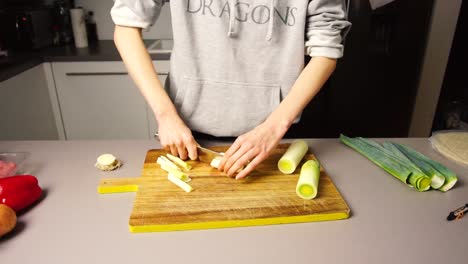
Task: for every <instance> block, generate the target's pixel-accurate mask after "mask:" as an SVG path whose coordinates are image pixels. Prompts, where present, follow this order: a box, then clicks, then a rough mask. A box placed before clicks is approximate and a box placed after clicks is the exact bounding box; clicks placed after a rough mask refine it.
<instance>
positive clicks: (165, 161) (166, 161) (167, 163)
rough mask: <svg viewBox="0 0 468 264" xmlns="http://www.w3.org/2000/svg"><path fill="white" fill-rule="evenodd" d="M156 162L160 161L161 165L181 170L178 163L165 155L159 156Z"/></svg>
mask: <svg viewBox="0 0 468 264" xmlns="http://www.w3.org/2000/svg"><path fill="white" fill-rule="evenodd" d="M156 163H158V164H159V165H161V166H163V165H164V166H166V167H170V168H172V169H174V170H179V171H180V169H179V167H177V165H175V164H174V163H173V162H172V161H170V160H169V159H168V158H166V157H164V156H159V157H158V159H157V160H156Z"/></svg>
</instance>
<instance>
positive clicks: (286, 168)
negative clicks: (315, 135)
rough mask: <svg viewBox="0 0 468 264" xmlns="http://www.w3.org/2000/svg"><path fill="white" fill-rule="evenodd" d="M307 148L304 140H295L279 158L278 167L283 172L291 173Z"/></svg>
mask: <svg viewBox="0 0 468 264" xmlns="http://www.w3.org/2000/svg"><path fill="white" fill-rule="evenodd" d="M308 149H309V146H308V145H307V143H306V142H305V141H304V140H295V141H294V142H293V143H292V144H291V145H290V146H289V148H288V149H287V150H286V152H285V153H284V154H283V156H282V157H281V158H280V159H279V161H278V169H279V170H280V171H281V172H282V173H284V174H291V173H293V172H294V171H295V170H296V168H297V166H298V165H299V163H300V162H301V160H302V158H304V155H305V154H306V153H307V150H308Z"/></svg>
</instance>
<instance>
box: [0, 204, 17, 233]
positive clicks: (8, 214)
mask: <svg viewBox="0 0 468 264" xmlns="http://www.w3.org/2000/svg"><path fill="white" fill-rule="evenodd" d="M15 226H16V213H15V211H13V209H11V208H10V207H8V206H6V205H4V204H0V237H2V236H4V235H5V234H7V233H9V232H10V231H11V230H13V228H15Z"/></svg>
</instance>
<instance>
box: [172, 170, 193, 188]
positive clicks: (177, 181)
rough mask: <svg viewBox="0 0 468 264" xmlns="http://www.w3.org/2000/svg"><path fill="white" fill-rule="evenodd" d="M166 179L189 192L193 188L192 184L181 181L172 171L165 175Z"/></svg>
mask: <svg viewBox="0 0 468 264" xmlns="http://www.w3.org/2000/svg"><path fill="white" fill-rule="evenodd" d="M167 179H168V180H169V181H171V182H172V183H174V184H175V185H177V186H179V187H180V188H181V189H182V190H184V191H186V192H191V191H192V190H193V188H192V186H190V185H188V184H187V183H186V182H184V181H182V180H181V179H179V178H178V177H177V176H175V175H174V174H172V173H169V174H168V175H167Z"/></svg>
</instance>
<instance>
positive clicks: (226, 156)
mask: <svg viewBox="0 0 468 264" xmlns="http://www.w3.org/2000/svg"><path fill="white" fill-rule="evenodd" d="M240 147H241V144H240V143H239V140H236V141H234V143H233V144H232V145H231V147H229V149H228V150H227V151H226V152H225V153H224V157H223V159H222V160H221V162H220V163H219V167H218V169H219V170H220V171H224V167H225V166H226V163H227V161H228V160H229V159H230V158H231V156H232V155H233V154H234V153H236V152H237V151H238V150H239V148H240Z"/></svg>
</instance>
